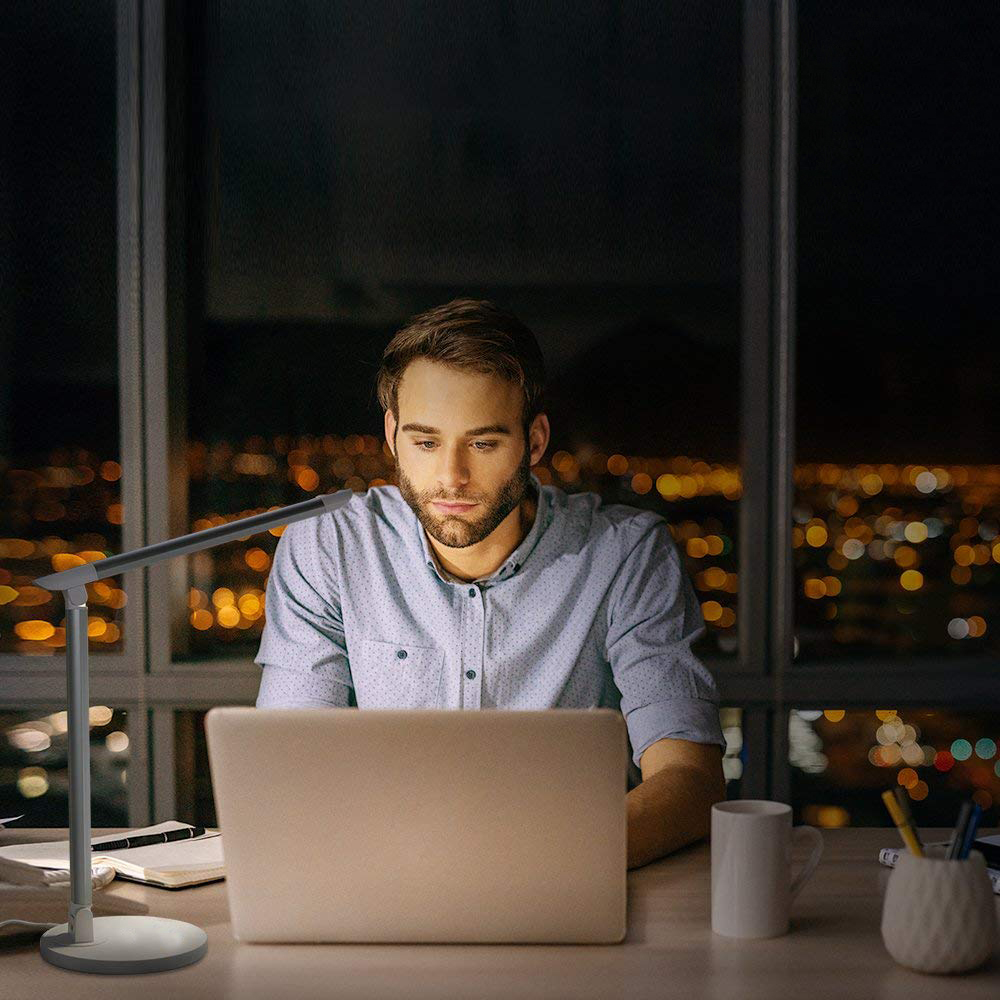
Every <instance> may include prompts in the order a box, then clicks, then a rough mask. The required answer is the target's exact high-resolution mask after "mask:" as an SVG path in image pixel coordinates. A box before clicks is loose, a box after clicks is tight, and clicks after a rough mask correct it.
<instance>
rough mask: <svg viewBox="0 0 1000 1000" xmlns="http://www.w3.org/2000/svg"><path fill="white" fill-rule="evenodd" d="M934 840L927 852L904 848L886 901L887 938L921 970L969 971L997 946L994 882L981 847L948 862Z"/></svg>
mask: <svg viewBox="0 0 1000 1000" xmlns="http://www.w3.org/2000/svg"><path fill="white" fill-rule="evenodd" d="M946 852H947V848H946V847H944V846H941V845H939V844H930V845H928V846H927V847H925V848H924V854H925V857H922V858H920V857H917V855H915V854H913V853H912V852H910V851H908V850H907V851H900V854H899V858H898V859H897V861H896V864H895V866H894V867H893V869H892V871H891V872H890V873H889V882H888V885H886V889H885V898H884V899H883V901H882V941H883V942H884V944H885V947H886V950H887V951H888V952H889V954H890V955H892V957H893V958H894V959H895V960H896V961H897V962H898V963H899V964H900V965H905V966H906V967H907V968H909V969H914V970H915V971H917V972H942V973H950V972H969V971H970V970H972V969H976V968H978V967H979V966H980V965H982V964H983V962H985V961H986V959H987V958H989V957H990V955H991V954H992V953H993V949H994V948H995V947H996V945H997V914H996V907H995V905H994V902H993V884H992V883H991V882H990V877H989V874H988V873H987V871H986V860H985V858H984V857H983V855H982V852H981V851H969V855H968V857H965V858H962V859H961V860H957V859H955V860H951V861H949V860H948V859H947V858H946V857H945V854H946Z"/></svg>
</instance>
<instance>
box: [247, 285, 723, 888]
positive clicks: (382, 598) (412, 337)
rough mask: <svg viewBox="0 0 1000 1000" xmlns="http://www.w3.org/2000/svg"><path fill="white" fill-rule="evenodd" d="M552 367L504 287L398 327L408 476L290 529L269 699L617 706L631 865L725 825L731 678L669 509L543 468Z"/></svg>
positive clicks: (389, 388)
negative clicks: (626, 749)
mask: <svg viewBox="0 0 1000 1000" xmlns="http://www.w3.org/2000/svg"><path fill="white" fill-rule="evenodd" d="M544 381H545V374H544V365H543V361H542V355H541V352H540V350H539V347H538V343H537V341H536V340H535V337H534V335H533V334H532V333H531V331H530V330H528V329H527V327H525V326H524V324H522V323H521V322H520V321H519V320H517V319H516V318H515V317H513V316H511V315H510V314H508V313H506V312H504V311H502V310H500V309H498V308H497V307H496V306H495V305H493V304H492V303H490V302H486V301H475V300H470V299H457V300H454V301H452V302H449V303H447V304H446V305H443V306H439V307H438V308H436V309H432V310H430V311H428V312H426V313H423V314H421V315H420V316H417V317H414V318H413V319H411V320H410V322H409V324H408V325H407V326H406V327H404V328H403V329H401V330H400V331H399V332H398V333H397V334H396V335H395V336H394V337H393V339H392V340H391V341H390V343H389V345H388V346H387V347H386V349H385V352H384V355H383V359H382V367H381V369H380V371H379V374H378V381H377V390H378V397H379V402H380V403H381V405H382V407H383V409H384V410H385V439H386V442H387V444H388V447H389V448H390V450H391V452H392V455H393V457H394V460H395V467H396V481H397V484H398V485H397V486H378V487H371V488H370V489H369V490H368V491H367V492H366V493H364V494H360V493H359V494H356V495H355V496H354V497H353V498H352V500H351V501H350V502H349V503H348V504H346V505H345V506H344V507H342V508H340V509H338V510H336V511H332V512H330V513H329V514H327V515H324V516H322V517H316V518H310V519H308V520H304V521H298V522H294V523H292V524H290V525H288V526H287V528H286V529H285V531H284V532H283V533H282V535H281V537H280V539H279V541H278V546H277V548H276V551H275V557H274V565H273V566H272V568H271V573H270V577H269V579H268V584H267V598H266V616H267V617H266V625H265V628H264V632H263V635H262V637H261V643H260V649H259V651H258V654H257V656H256V658H255V662H256V663H258V664H261V665H262V666H263V668H264V669H263V673H262V676H261V686H260V692H259V694H258V698H257V706H258V707H259V708H268V707H297V706H342V707H347V706H349V705H350V704H351V694H352V692H353V694H354V696H355V698H356V702H355V703H356V704H357V706H358V707H359V708H456V709H458V708H466V709H478V708H504V709H543V708H555V707H562V708H594V707H614V708H619V709H620V710H621V711H622V713H623V715H624V716H625V721H626V725H627V728H628V731H629V740H630V743H631V746H632V761H631V764H630V768H629V790H628V792H627V797H626V804H627V811H628V866H629V868H634V867H637V866H638V865H643V864H646V863H647V862H649V861H652V860H655V859H657V858H660V857H663V856H664V855H665V854H668V853H670V852H671V851H674V850H676V849H677V848H679V847H682V846H684V845H685V844H688V843H691V842H692V841H695V840H699V839H701V838H703V837H705V836H707V835H708V833H709V830H710V819H711V806H712V804H713V803H714V802H719V801H722V800H724V799H725V797H726V789H725V779H724V776H723V771H722V755H723V753H724V750H725V745H726V744H725V738H724V737H723V735H722V730H721V727H720V724H719V713H718V693H717V691H716V688H715V683H714V680H713V678H712V676H711V674H710V673H709V672H708V671H707V670H706V668H705V667H704V665H703V664H701V662H700V661H699V660H698V659H697V657H696V656H695V655H694V654H693V653H692V652H691V644H692V642H693V641H694V640H696V639H697V638H698V637H699V636H700V635H702V634H703V633H704V629H705V625H704V620H703V619H702V617H701V611H700V608H699V605H698V602H697V599H696V597H695V594H694V591H693V588H692V587H691V583H690V581H689V580H688V578H687V576H686V574H685V573H684V570H683V567H682V564H681V561H680V557H679V555H678V552H677V549H676V546H675V545H674V542H673V538H672V536H671V534H670V531H669V528H668V526H667V523H666V521H665V520H664V519H663V518H662V517H660V516H659V515H658V514H655V513H653V512H651V511H644V510H640V509H637V508H634V507H629V506H626V505H624V504H611V505H603V504H602V503H601V498H600V497H599V496H597V494H594V493H577V494H572V495H570V494H567V493H565V492H564V491H563V490H561V489H559V488H557V487H555V486H553V485H543V484H542V483H541V481H540V480H539V479H538V477H537V476H536V475H535V474H534V473H532V472H531V468H532V466H534V465H536V464H537V463H538V462H539V461H540V460H541V458H542V456H543V455H544V453H545V449H546V447H547V445H548V442H549V421H548V417H547V416H546V414H545V412H544ZM539 766H540V767H542V766H544V761H540V762H539ZM638 769H641V777H640V773H639V770H638Z"/></svg>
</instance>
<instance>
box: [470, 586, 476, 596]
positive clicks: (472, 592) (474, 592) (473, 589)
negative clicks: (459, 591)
mask: <svg viewBox="0 0 1000 1000" xmlns="http://www.w3.org/2000/svg"><path fill="white" fill-rule="evenodd" d="M475 596H476V588H475V587H470V588H469V597H475Z"/></svg>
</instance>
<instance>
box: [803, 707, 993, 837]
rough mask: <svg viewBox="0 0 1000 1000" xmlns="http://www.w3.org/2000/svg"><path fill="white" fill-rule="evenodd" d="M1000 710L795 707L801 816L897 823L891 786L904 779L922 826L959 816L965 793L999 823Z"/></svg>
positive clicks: (835, 822)
mask: <svg viewBox="0 0 1000 1000" xmlns="http://www.w3.org/2000/svg"><path fill="white" fill-rule="evenodd" d="M998 718H1000V716H998V714H997V711H996V709H995V708H992V709H990V710H988V711H983V712H968V711H955V710H950V709H940V708H936V709H934V710H933V711H931V710H925V709H923V708H920V709H898V710H896V709H865V710H863V711H862V710H859V709H851V710H848V711H845V710H844V709H825V710H822V709H805V708H803V709H796V710H793V711H792V712H790V713H789V717H788V738H789V758H790V765H791V768H792V786H791V787H792V806H793V809H794V813H795V821H796V822H800V821H801V822H805V823H811V824H813V825H814V826H826V827H840V826H892V818H891V817H890V815H889V813H888V811H887V809H886V807H885V804H884V803H883V802H882V799H881V795H882V792H883V791H885V789H887V788H892V787H893V786H894V785H897V784H898V785H900V786H902V787H903V788H904V789H906V792H907V797H908V801H909V803H910V808H911V809H912V811H913V816H914V819H915V821H916V823H917V825H918V826H954V824H955V821H956V819H957V818H958V811H959V808H960V806H961V803H962V801H963V800H965V799H974V800H975V801H976V802H978V803H979V805H980V806H982V808H983V815H982V819H981V821H980V826H983V827H993V826H997V825H998V824H997V819H998V813H997V803H998V801H1000V758H998V756H997V740H998V739H1000V731H998V726H997V719H998ZM889 843H892V841H890V842H889Z"/></svg>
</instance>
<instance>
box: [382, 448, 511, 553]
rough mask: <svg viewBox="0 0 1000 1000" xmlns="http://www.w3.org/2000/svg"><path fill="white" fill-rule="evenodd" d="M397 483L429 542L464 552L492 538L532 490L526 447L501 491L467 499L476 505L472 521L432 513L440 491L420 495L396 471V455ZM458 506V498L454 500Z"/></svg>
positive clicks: (399, 471) (465, 516)
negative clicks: (480, 497) (483, 496)
mask: <svg viewBox="0 0 1000 1000" xmlns="http://www.w3.org/2000/svg"><path fill="white" fill-rule="evenodd" d="M395 463H396V483H397V484H398V486H399V492H400V494H401V496H402V497H403V499H404V500H405V501H406V502H407V504H409V506H410V509H411V510H412V511H413V513H414V514H416V515H417V519H418V520H419V521H420V523H421V524H422V525H423V526H424V531H426V532H427V534H428V535H430V536H431V537H432V538H434V539H435V540H436V541H438V542H440V543H441V544H442V545H446V546H447V547H448V548H450V549H464V548H467V547H468V546H470V545H475V544H476V543H477V542H481V541H482V540H483V539H484V538H487V537H488V536H489V535H490V534H492V533H493V532H494V531H495V530H496V529H497V527H499V525H500V524H501V523H502V522H503V520H504V518H506V517H507V515H508V514H510V512H511V511H512V510H514V509H515V508H516V507H517V506H518V505H519V504H520V503H521V501H522V500H523V499H524V498H525V497H526V496H527V495H528V491H529V489H530V488H531V454H530V452H529V450H528V446H527V444H525V447H524V452H523V454H522V455H521V461H520V462H519V463H518V466H517V468H516V469H515V470H514V473H513V475H512V476H511V477H510V479H508V480H507V482H505V483H504V484H503V486H501V487H500V489H499V490H497V492H496V493H495V494H493V496H492V497H488V498H485V499H477V498H475V497H466V498H464V499H465V500H468V501H469V502H472V503H478V504H479V506H478V507H477V508H476V510H477V511H481V513H480V514H479V517H478V518H475V519H473V518H472V517H470V516H469V515H467V514H444V513H437V512H435V510H434V508H433V507H432V506H431V504H432V502H433V501H434V500H436V499H440V491H439V490H433V491H431V492H426V493H421V492H420V491H419V490H417V489H415V488H414V486H413V483H412V482H411V481H410V480H409V479H408V478H407V476H406V473H405V472H403V470H402V469H401V468H400V467H399V456H398V454H397V455H396V458H395ZM454 500H455V502H456V503H458V502H460V500H459V498H457V497H456V498H454Z"/></svg>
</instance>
